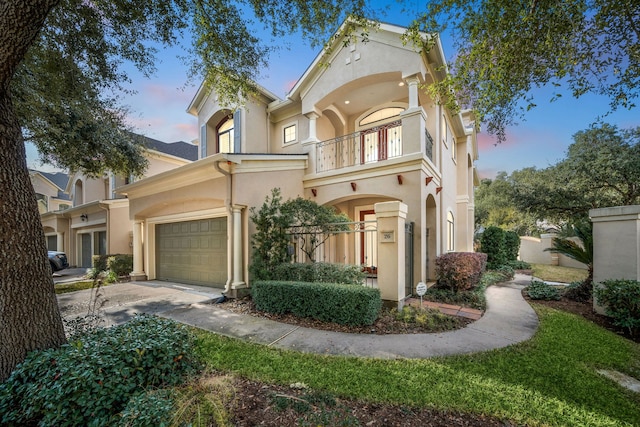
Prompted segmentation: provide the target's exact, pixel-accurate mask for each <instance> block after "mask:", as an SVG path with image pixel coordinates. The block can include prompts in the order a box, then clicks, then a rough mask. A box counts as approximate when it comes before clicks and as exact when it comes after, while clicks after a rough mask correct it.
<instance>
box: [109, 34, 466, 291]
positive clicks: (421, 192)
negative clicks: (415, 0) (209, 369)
mask: <svg viewBox="0 0 640 427" xmlns="http://www.w3.org/2000/svg"><path fill="white" fill-rule="evenodd" d="M404 30H405V29H404V28H401V27H397V26H393V25H387V24H382V25H381V27H380V29H379V30H378V31H372V32H371V34H369V41H368V42H366V43H363V42H358V43H356V44H351V45H349V46H346V47H345V46H343V42H342V40H335V41H334V44H333V51H332V53H331V54H330V57H329V58H328V60H329V63H330V65H329V66H326V67H323V66H320V65H319V64H320V62H321V60H324V59H325V58H322V56H318V57H317V58H316V59H315V61H314V62H313V63H312V64H311V66H310V67H309V68H308V69H307V71H306V72H305V73H304V75H303V76H302V77H301V78H300V79H299V81H298V82H297V83H296V85H295V86H294V87H293V88H292V90H291V91H290V93H289V94H288V95H287V97H286V99H284V100H282V99H279V98H278V97H277V96H275V95H274V94H272V93H271V92H269V91H267V90H265V89H262V90H261V93H260V94H259V95H258V96H256V97H254V98H252V99H249V100H247V101H246V103H245V104H244V105H242V106H240V107H238V108H233V107H228V106H225V105H221V104H220V103H219V102H218V98H217V96H216V94H215V93H211V92H210V91H208V90H207V89H206V88H205V87H201V88H200V89H199V90H198V92H197V93H196V95H195V97H194V99H193V101H192V102H191V104H190V105H189V107H188V112H189V113H191V114H193V115H194V116H196V117H198V123H199V126H200V138H199V160H198V161H197V162H194V163H191V164H189V165H186V166H183V167H181V168H178V169H174V170H171V171H168V172H165V173H161V174H158V175H155V176H153V177H150V178H146V179H143V180H140V181H138V182H135V183H132V184H129V185H126V186H124V187H123V188H122V189H121V190H120V191H121V192H122V193H123V194H126V195H127V197H128V198H129V202H130V204H129V209H130V215H131V219H132V220H134V221H135V225H134V234H133V244H134V251H133V253H134V272H133V276H134V277H135V278H138V279H141V278H142V279H144V278H148V279H161V280H171V281H176V282H182V283H192V284H199V285H206V286H217V287H225V291H226V292H229V295H233V294H234V293H235V291H236V290H238V289H240V288H243V287H246V286H247V285H248V282H249V280H250V278H249V274H248V264H249V263H250V256H251V243H250V242H251V235H252V233H253V231H254V226H253V224H252V223H251V221H250V219H249V216H250V209H251V208H252V207H258V208H259V207H260V206H261V205H262V203H263V202H264V200H265V197H266V196H267V195H270V194H271V190H272V189H273V188H275V187H277V188H280V190H281V193H282V196H283V198H284V199H285V200H286V199H289V198H295V197H297V196H301V197H304V198H307V199H310V200H313V201H315V202H317V203H318V204H321V205H329V206H334V207H335V208H336V209H337V210H339V211H340V212H343V213H345V214H347V215H348V216H349V217H350V218H351V219H352V220H353V221H356V222H357V221H366V220H370V219H375V218H376V217H378V218H379V217H380V213H378V214H376V212H375V210H376V209H377V206H378V204H380V203H381V202H401V203H397V204H396V205H397V206H399V209H400V210H401V211H403V212H404V209H406V219H405V221H406V222H407V223H410V222H412V223H413V224H414V230H415V231H414V237H413V245H412V247H411V248H409V250H408V251H407V254H408V255H407V260H406V261H407V268H406V269H405V267H404V266H403V267H402V269H401V270H402V271H405V272H406V273H407V274H409V273H411V276H407V277H411V279H412V280H414V281H415V282H418V281H427V280H429V279H434V278H435V258H436V256H437V255H439V254H442V253H445V252H448V251H473V226H474V224H473V221H474V215H473V213H474V207H473V188H474V185H477V182H478V179H477V175H476V172H475V167H474V161H475V160H476V159H477V157H478V156H477V142H476V135H475V130H474V129H475V127H474V122H473V117H472V115H471V113H469V112H463V113H457V114H454V113H452V112H451V111H448V110H447V109H445V108H444V107H443V106H442V105H440V104H438V103H436V102H434V100H433V99H431V98H430V97H429V96H428V95H426V94H425V93H424V91H422V90H420V87H421V85H423V84H425V83H429V82H432V81H433V79H442V78H443V77H444V73H445V72H444V71H442V67H443V66H444V65H446V63H445V57H444V54H443V52H442V48H441V45H440V42H439V39H437V40H436V45H435V47H434V48H433V49H432V50H431V51H430V52H416V51H415V50H413V49H412V48H411V47H409V46H405V45H403V43H402V41H401V38H400V35H401V34H402V33H403V32H404ZM385 209H386V208H385ZM403 212H401V214H400V216H404V215H405V213H403ZM378 224H380V222H378ZM380 231H384V230H380ZM379 235H380V236H382V235H381V234H379ZM369 236H370V237H364V235H362V234H360V235H354V236H353V239H352V240H353V241H348V242H345V243H344V245H343V247H341V248H338V249H332V250H331V251H333V253H332V254H329V256H328V257H324V258H323V259H329V260H335V261H337V262H348V263H353V264H363V265H364V266H366V267H367V271H373V270H374V268H373V267H374V265H373V264H372V263H371V262H369V261H370V260H369V259H368V255H367V250H366V249H364V248H365V247H370V246H371V243H372V246H373V247H374V248H375V247H376V245H377V244H378V243H379V242H376V241H375V240H376V239H378V237H377V236H378V234H376V233H373V234H369ZM382 238H383V239H387V241H389V242H393V241H395V240H394V236H393V235H392V234H389V233H387V234H386V235H385V237H382ZM358 239H359V240H358ZM364 239H373V240H374V241H373V242H368V243H367V244H366V245H365V242H364ZM143 242H144V244H143ZM385 248H388V246H387V247H385ZM403 250H404V249H403ZM375 252H376V250H375V249H373V250H372V251H371V252H370V254H371V255H372V256H375ZM378 252H379V251H378ZM411 252H412V255H411V254H410V253H411ZM401 262H403V263H404V262H405V259H403V260H402V261H401ZM399 271H400V270H399ZM396 286H397V285H396ZM399 298H401V297H399ZM392 299H393V298H392Z"/></svg>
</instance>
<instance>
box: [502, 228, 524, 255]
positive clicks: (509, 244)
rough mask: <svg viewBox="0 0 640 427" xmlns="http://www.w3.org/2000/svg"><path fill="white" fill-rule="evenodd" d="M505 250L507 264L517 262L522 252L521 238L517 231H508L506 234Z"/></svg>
mask: <svg viewBox="0 0 640 427" xmlns="http://www.w3.org/2000/svg"><path fill="white" fill-rule="evenodd" d="M504 250H505V256H506V258H507V262H509V261H517V260H518V252H520V236H518V233H516V232H515V231H506V232H505V233H504Z"/></svg>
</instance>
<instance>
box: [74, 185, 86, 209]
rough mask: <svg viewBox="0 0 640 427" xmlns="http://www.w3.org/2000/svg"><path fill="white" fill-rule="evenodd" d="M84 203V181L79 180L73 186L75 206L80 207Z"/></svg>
mask: <svg viewBox="0 0 640 427" xmlns="http://www.w3.org/2000/svg"><path fill="white" fill-rule="evenodd" d="M83 203H84V194H83V191H82V181H80V180H77V181H76V184H75V185H74V186H73V206H80V205H81V204H83Z"/></svg>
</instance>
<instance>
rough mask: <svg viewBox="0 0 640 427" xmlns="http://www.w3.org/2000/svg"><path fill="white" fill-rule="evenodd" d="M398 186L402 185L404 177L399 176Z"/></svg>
mask: <svg viewBox="0 0 640 427" xmlns="http://www.w3.org/2000/svg"><path fill="white" fill-rule="evenodd" d="M398 184H400V185H402V175H398Z"/></svg>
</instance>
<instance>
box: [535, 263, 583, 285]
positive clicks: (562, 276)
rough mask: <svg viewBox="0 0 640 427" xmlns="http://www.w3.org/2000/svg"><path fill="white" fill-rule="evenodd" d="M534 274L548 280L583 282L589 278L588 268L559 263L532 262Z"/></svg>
mask: <svg viewBox="0 0 640 427" xmlns="http://www.w3.org/2000/svg"><path fill="white" fill-rule="evenodd" d="M531 269H532V270H533V276H534V277H537V278H538V279H541V280H546V281H548V282H562V283H571V282H582V281H583V280H584V279H586V278H587V275H588V272H587V270H586V269H581V268H571V267H561V266H559V265H546V264H531Z"/></svg>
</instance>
